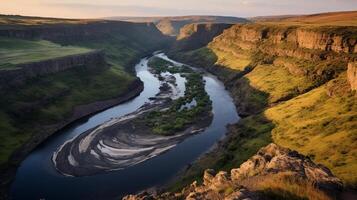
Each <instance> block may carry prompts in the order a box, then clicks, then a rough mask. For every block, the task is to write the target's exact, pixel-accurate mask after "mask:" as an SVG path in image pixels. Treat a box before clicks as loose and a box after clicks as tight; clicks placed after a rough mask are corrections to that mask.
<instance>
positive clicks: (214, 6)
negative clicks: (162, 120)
mask: <svg viewBox="0 0 357 200" xmlns="http://www.w3.org/2000/svg"><path fill="white" fill-rule="evenodd" d="M223 1H224V2H223V3H222V1H217V0H208V1H203V0H195V1H192V0H191V1H190V0H182V1H181V2H179V3H178V2H168V1H165V0H131V1H130V0H122V1H120V2H116V1H114V0H104V1H101V2H100V3H97V2H94V3H84V2H81V1H80V0H62V1H57V0H55V1H50V0H28V1H25V0H11V1H9V0H5V1H4V2H2V6H1V8H0V13H1V14H4V15H23V16H34V17H35V16H36V17H51V18H68V19H71V18H72V19H73V18H77V19H97V18H108V17H176V16H192V15H194V16H202V15H205V16H227V17H244V18H249V17H260V16H279V15H309V14H316V13H329V12H344V11H356V10H357V1H354V0H316V1H314V2H311V1H308V0H302V1H299V2H286V1H285V0H271V1H269V3H267V2H265V1H264V0H223ZM203 3H204V6H201V5H202V4H203ZM19 4H21V5H22V6H21V8H20V7H19V6H18V5H19ZM192 8H194V9H192ZM306 8H308V9H306Z"/></svg>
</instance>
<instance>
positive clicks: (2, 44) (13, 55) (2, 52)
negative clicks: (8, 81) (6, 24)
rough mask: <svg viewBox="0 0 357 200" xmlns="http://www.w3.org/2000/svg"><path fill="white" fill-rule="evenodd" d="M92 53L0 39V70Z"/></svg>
mask: <svg viewBox="0 0 357 200" xmlns="http://www.w3.org/2000/svg"><path fill="white" fill-rule="evenodd" d="M90 51H92V50H91V49H88V48H83V47H74V46H61V45H59V44H55V43H52V42H49V41H45V40H33V41H32V40H21V39H12V38H4V37H0V69H4V68H7V69H11V68H12V67H15V65H17V64H22V63H28V62H36V61H42V60H48V59H52V58H58V57H63V56H68V55H74V54H82V53H87V52H90Z"/></svg>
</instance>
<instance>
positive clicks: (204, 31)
mask: <svg viewBox="0 0 357 200" xmlns="http://www.w3.org/2000/svg"><path fill="white" fill-rule="evenodd" d="M231 26H232V24H188V25H186V26H184V27H183V28H181V30H180V34H179V35H178V36H177V41H176V42H175V43H174V45H173V47H172V48H173V50H174V51H188V50H192V49H197V48H201V47H203V46H206V45H207V44H208V43H209V42H211V41H212V39H213V38H214V37H216V36H217V35H220V34H221V33H222V32H223V31H224V30H225V29H227V28H229V27H231Z"/></svg>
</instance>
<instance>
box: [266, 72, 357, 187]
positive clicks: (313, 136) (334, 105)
mask: <svg viewBox="0 0 357 200" xmlns="http://www.w3.org/2000/svg"><path fill="white" fill-rule="evenodd" d="M341 78H343V77H341ZM265 115H266V116H267V118H268V119H270V120H272V122H273V123H274V125H275V128H274V129H273V130H272V137H273V141H274V142H275V143H277V144H279V145H282V146H285V147H288V148H291V149H294V150H297V151H299V152H301V153H303V154H305V155H309V156H310V157H311V158H313V159H314V161H316V162H317V163H321V164H324V165H326V166H327V167H329V168H330V169H331V170H332V171H333V173H334V174H335V175H337V176H338V177H340V178H341V179H342V180H343V181H344V182H345V183H347V184H355V183H357V170H356V169H357V103H356V96H355V95H354V94H353V93H352V92H349V93H347V94H344V95H342V96H339V95H336V96H332V97H330V96H328V95H327V90H326V88H325V87H324V86H321V87H319V88H317V89H314V90H312V91H310V92H308V93H306V94H304V95H301V96H299V97H297V98H294V99H291V100H289V101H287V102H284V103H282V104H280V105H277V106H275V107H272V108H270V109H268V110H267V111H266V112H265Z"/></svg>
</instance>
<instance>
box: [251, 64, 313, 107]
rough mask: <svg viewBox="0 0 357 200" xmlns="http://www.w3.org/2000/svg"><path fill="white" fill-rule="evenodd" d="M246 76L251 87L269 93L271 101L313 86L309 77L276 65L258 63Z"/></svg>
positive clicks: (293, 94) (287, 96)
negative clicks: (293, 73) (292, 72)
mask: <svg viewBox="0 0 357 200" xmlns="http://www.w3.org/2000/svg"><path fill="white" fill-rule="evenodd" d="M245 77H246V78H247V79H248V80H249V82H250V86H251V87H253V88H255V89H258V90H259V91H262V92H265V93H267V94H269V102H270V103H273V102H277V101H280V100H282V99H286V98H289V97H292V96H297V95H298V94H300V93H302V92H303V91H306V90H307V89H309V88H311V87H312V86H313V83H312V81H310V80H309V79H308V78H307V77H305V76H295V75H292V74H291V73H289V71H288V70H287V69H284V68H282V67H278V66H274V65H258V66H257V67H255V68H254V70H253V71H251V72H250V73H249V74H247V75H246V76H245ZM266 77H269V79H267V78H266Z"/></svg>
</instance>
